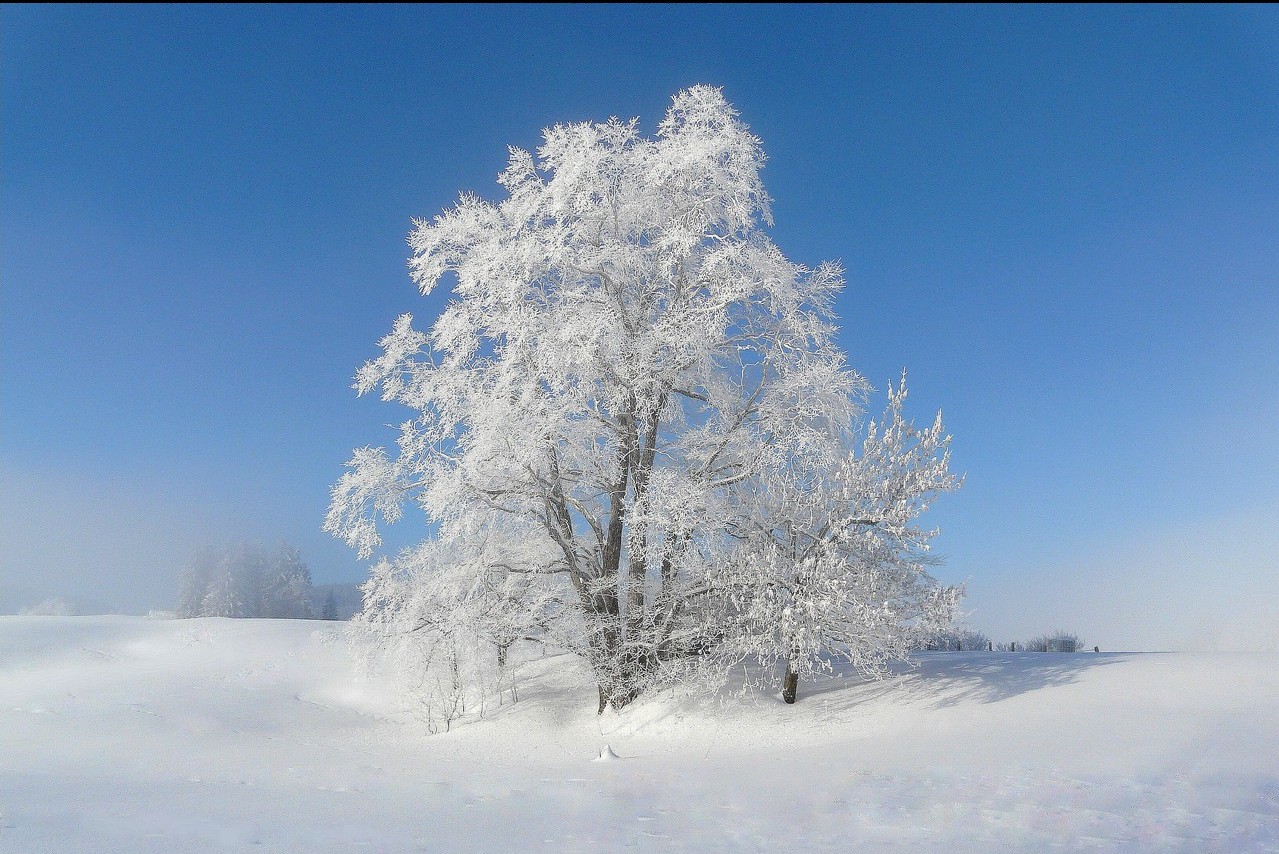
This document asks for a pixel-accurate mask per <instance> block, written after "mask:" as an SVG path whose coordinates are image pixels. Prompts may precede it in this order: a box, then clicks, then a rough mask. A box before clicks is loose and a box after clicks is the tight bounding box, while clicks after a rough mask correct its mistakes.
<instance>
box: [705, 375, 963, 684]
mask: <svg viewBox="0 0 1279 854" xmlns="http://www.w3.org/2000/svg"><path fill="white" fill-rule="evenodd" d="M905 399H906V384H905V377H904V376H903V378H902V384H901V385H900V386H899V387H898V388H897V389H896V390H894V389H892V388H890V389H889V392H888V400H889V405H888V409H887V411H886V412H885V413H884V416H883V418H882V419H881V420H879V421H872V422H871V423H870V425H869V426H868V428H867V431H866V436H865V438H864V440H863V443H862V447H861V451H860V453H856V452H853V451H847V452H844V453H843V454H842V456H840V457H839V458H838V459H835V460H828V459H826V455H825V454H821V455H817V456H816V457H815V458H806V457H802V456H801V457H798V458H793V459H791V460H788V461H787V465H786V466H785V467H784V468H783V469H781V470H778V471H773V472H769V473H768V475H767V476H766V477H763V478H761V479H760V480H759V482H758V486H757V491H756V492H755V494H754V499H755V502H754V507H753V513H752V514H751V515H750V517H748V518H749V526H747V525H745V524H741V523H739V525H741V527H739V529H738V532H739V536H740V537H741V539H742V540H743V542H744V544H745V545H746V547H745V548H743V549H742V550H741V552H740V553H739V555H738V558H737V560H736V561H733V562H732V563H730V564H729V565H728V566H727V567H726V572H725V573H724V575H723V576H721V578H720V579H719V580H720V582H721V583H720V586H721V588H722V589H724V590H727V591H730V592H731V596H730V603H731V605H733V606H735V607H730V608H729V609H727V611H728V613H729V614H731V615H732V616H733V621H734V622H735V623H737V624H738V625H735V626H734V627H733V628H732V629H731V630H730V631H729V633H728V634H729V639H728V640H727V642H726V643H725V644H724V645H723V651H724V652H727V653H732V652H736V653H738V654H745V655H749V656H751V657H754V658H757V659H759V660H762V661H764V662H774V661H780V662H784V663H785V665H786V672H785V676H784V679H783V687H782V696H783V699H784V700H785V701H786V702H788V703H793V702H795V697H796V691H797V687H798V681H799V680H800V679H801V678H802V679H811V678H813V677H814V676H818V675H821V674H828V673H830V672H831V670H832V661H831V659H832V658H833V657H835V658H843V659H845V660H846V661H848V662H849V663H851V664H852V665H854V666H855V667H856V668H857V669H858V670H859V671H861V672H862V673H866V674H871V675H883V674H886V673H887V669H886V666H887V662H888V661H889V660H891V659H900V658H904V657H905V656H906V655H907V653H909V652H910V651H911V650H912V649H916V648H918V647H919V645H920V644H921V642H923V641H924V640H925V639H927V638H929V637H932V636H933V635H935V634H936V633H937V631H938V630H939V629H940V628H943V627H946V626H948V625H949V624H950V622H951V620H952V619H953V616H954V610H955V605H956V602H957V600H958V598H959V590H957V589H955V588H943V587H940V586H939V585H938V584H937V583H936V582H935V581H934V580H933V578H932V577H931V576H930V575H929V574H928V573H927V572H926V565H927V564H928V563H929V562H930V561H929V560H928V557H929V556H928V544H929V540H930V539H932V537H933V536H934V535H935V533H936V532H935V531H931V530H926V529H923V528H920V527H918V526H917V525H916V524H915V520H916V519H917V518H918V517H919V516H920V515H921V514H922V513H923V512H924V511H925V510H926V509H927V508H928V505H929V504H930V503H931V502H932V500H933V499H934V498H935V497H936V496H937V495H938V494H940V493H942V492H946V491H948V490H951V489H954V488H955V487H956V485H957V481H956V478H955V476H954V475H952V474H951V473H950V470H949V453H948V452H947V450H946V447H947V445H948V444H949V441H950V438H949V437H948V436H947V435H946V434H945V433H944V432H943V431H942V423H941V416H940V415H938V417H937V419H936V420H935V421H934V422H933V424H932V425H931V426H930V427H929V428H928V429H926V430H918V429H916V428H915V427H914V425H912V424H911V423H909V422H908V421H906V419H905V417H904V415H903V410H902V407H903V403H904V402H905ZM832 450H836V447H833V448H832ZM761 569H763V570H764V571H761Z"/></svg>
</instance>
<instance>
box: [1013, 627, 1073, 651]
mask: <svg viewBox="0 0 1279 854" xmlns="http://www.w3.org/2000/svg"><path fill="white" fill-rule="evenodd" d="M1022 646H1023V649H1024V650H1025V651H1026V652H1079V651H1080V650H1081V649H1083V648H1084V642H1083V641H1082V640H1081V639H1080V637H1079V636H1078V635H1076V634H1072V633H1070V632H1066V631H1061V630H1058V631H1056V632H1053V633H1052V634H1049V635H1039V636H1038V637H1033V638H1031V639H1030V640H1028V641H1026V642H1025V643H1024V644H1023V645H1022Z"/></svg>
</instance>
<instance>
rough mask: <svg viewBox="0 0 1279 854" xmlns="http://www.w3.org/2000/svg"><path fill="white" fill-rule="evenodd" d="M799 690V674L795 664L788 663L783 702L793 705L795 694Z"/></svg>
mask: <svg viewBox="0 0 1279 854" xmlns="http://www.w3.org/2000/svg"><path fill="white" fill-rule="evenodd" d="M798 690H799V673H797V672H796V670H795V664H794V663H793V662H790V661H788V662H786V679H785V680H784V681H783V682H782V702H784V703H786V704H788V705H793V704H794V702H795V693H796V692H797V691H798Z"/></svg>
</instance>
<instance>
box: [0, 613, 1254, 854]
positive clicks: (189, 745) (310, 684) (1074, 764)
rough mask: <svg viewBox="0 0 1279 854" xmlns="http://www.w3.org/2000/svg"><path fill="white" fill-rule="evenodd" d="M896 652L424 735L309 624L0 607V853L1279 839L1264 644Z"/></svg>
mask: <svg viewBox="0 0 1279 854" xmlns="http://www.w3.org/2000/svg"><path fill="white" fill-rule="evenodd" d="M920 662H921V665H920V667H919V668H918V669H917V670H914V671H911V672H909V673H907V674H905V675H903V676H900V677H898V678H896V679H893V680H889V681H887V682H879V683H873V682H872V683H866V682H862V681H860V680H857V679H855V678H852V677H847V678H842V679H834V680H831V681H828V682H825V683H821V684H816V685H801V693H800V702H799V703H798V704H797V705H795V706H785V705H783V704H782V703H781V702H780V701H779V700H778V699H777V698H775V697H767V696H756V697H753V698H748V699H747V700H745V701H741V702H737V703H734V704H732V705H728V706H726V707H724V708H723V709H720V708H718V707H716V706H713V705H712V706H708V705H707V704H705V703H700V704H699V703H697V702H693V701H691V700H687V699H674V698H669V697H667V698H659V699H653V700H649V701H648V702H642V703H640V704H638V705H637V706H636V707H633V708H632V709H629V710H627V711H625V712H624V713H622V714H620V715H619V714H613V713H609V714H606V715H605V716H604V717H602V718H600V717H597V716H596V715H595V714H594V705H595V698H594V696H593V693H592V692H591V691H590V689H589V688H582V687H576V688H573V687H565V686H566V685H569V684H570V683H572V682H573V681H574V678H575V677H574V673H575V671H576V668H577V667H578V665H577V664H576V663H575V662H574V661H573V660H571V659H568V658H567V657H556V658H547V659H545V660H542V661H538V662H534V664H533V669H534V671H535V672H534V673H533V675H532V676H531V677H530V678H529V679H527V680H526V682H525V683H524V685H523V686H522V688H521V692H520V702H519V703H517V704H514V705H510V704H508V705H506V706H503V707H502V708H500V709H497V710H490V713H489V714H488V715H487V716H486V718H485V719H483V720H478V721H475V722H468V723H464V724H463V725H461V726H458V727H455V728H454V729H453V731H452V732H449V733H445V734H442V735H436V736H427V735H426V733H425V726H424V725H423V724H422V723H421V722H419V721H417V720H415V718H414V716H413V714H412V710H411V709H407V708H405V707H404V704H403V702H402V701H400V700H397V699H396V695H395V694H393V693H392V692H390V691H389V690H388V689H387V687H386V686H385V685H383V684H382V683H380V682H379V681H377V680H370V679H367V678H363V677H360V676H358V675H357V674H356V673H355V670H354V668H353V665H352V663H351V660H350V657H349V654H348V651H347V648H346V645H345V642H344V640H343V639H342V635H341V629H340V627H336V626H334V625H333V624H332V623H322V622H312V621H290V620H225V619H198V620H156V619H146V618H133V617H4V618H0V851H3V852H23V854H38V852H98V851H102V852H107V851H110V852H119V851H129V852H158V851H165V852H178V851H183V852H186V851H202V852H203V851H273V852H274V851H280V852H308V854H312V852H339V851H342V852H344V851H379V852H381V851H385V852H399V851H432V852H470V851H476V852H478V851H556V852H558V851H595V850H605V849H608V850H616V849H619V848H627V849H631V850H638V851H769V852H775V851H779V850H793V851H804V850H838V851H845V850H860V851H911V852H917V851H944V852H948V854H955V852H967V851H973V852H987V851H997V850H998V851H1008V850H1014V851H1034V852H1040V851H1049V850H1067V851H1187V852H1190V851H1193V852H1208V851H1222V852H1267V851H1279V657H1276V656H1274V655H1273V654H1269V655H1264V654H1256V655H1253V654H1234V655H1230V654H1203V655H1195V654H1182V653H1177V654H1128V653H1115V654H1106V653H1102V654H1100V655H1097V654H1075V655H1066V654H1004V653H934V654H928V655H923V656H921V658H920ZM538 669H540V670H541V672H540V673H538V672H536V671H537V670H538ZM576 677H580V673H577V674H576ZM605 745H609V746H611V749H612V751H614V752H615V753H616V754H617V756H618V757H620V758H619V759H618V760H616V761H608V762H596V761H592V760H593V759H595V758H596V757H598V756H599V755H600V752H601V751H602V750H603V749H604V748H605Z"/></svg>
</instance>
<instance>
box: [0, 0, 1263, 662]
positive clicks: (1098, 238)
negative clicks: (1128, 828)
mask: <svg viewBox="0 0 1279 854" xmlns="http://www.w3.org/2000/svg"><path fill="white" fill-rule="evenodd" d="M0 24H2V26H0V38H2V45H0V47H2V50H0V77H2V79H0V85H2V91H0V169H2V173H0V225H2V229H3V232H2V236H3V240H2V244H0V585H8V586H9V587H10V588H11V589H12V588H14V587H15V586H22V587H25V588H28V592H30V591H36V592H41V593H44V592H48V593H56V594H63V595H66V594H72V595H75V594H77V593H79V595H88V596H89V597H90V598H94V599H97V600H98V601H100V602H103V603H105V604H107V605H111V606H115V607H125V608H130V609H139V608H141V609H145V608H146V607H148V606H163V605H166V604H168V600H169V599H170V598H171V595H172V589H173V580H172V579H173V577H174V574H175V573H176V571H177V570H178V569H179V568H180V566H181V565H182V564H183V563H184V562H185V560H186V559H187V557H188V555H189V553H190V551H191V549H192V548H193V547H194V546H195V545H196V544H197V543H199V542H208V541H216V540H220V539H234V538H239V537H243V536H246V535H247V536H256V537H261V538H265V539H268V540H275V539H279V538H284V539H287V540H289V541H292V542H294V543H296V544H298V545H299V546H300V547H301V548H302V549H303V552H304V555H305V557H306V558H307V559H308V560H309V562H310V564H311V566H312V569H313V572H314V574H315V576H316V578H317V580H318V581H329V580H346V579H355V578H358V577H359V575H360V573H361V568H360V566H359V564H358V563H357V562H356V561H355V560H354V557H353V556H352V555H350V554H349V553H347V551H346V550H345V547H343V546H341V545H340V544H339V543H337V542H335V541H331V540H329V539H328V538H327V537H326V535H324V534H323V533H322V532H321V531H320V525H321V522H322V517H323V513H324V510H325V507H326V505H327V500H328V489H329V486H330V484H331V483H332V482H333V481H334V480H335V479H336V478H337V477H338V476H339V475H340V474H341V471H342V463H343V462H344V461H345V460H346V459H347V457H348V456H349V452H350V449H351V448H352V447H354V446H357V445H362V444H383V443H388V442H391V441H393V433H392V432H391V431H389V430H387V429H386V427H385V425H386V424H387V423H389V422H395V421H397V420H399V419H400V418H401V417H402V414H401V413H400V412H397V411H395V410H394V409H392V408H391V407H389V406H388V405H386V404H383V403H380V402H379V401H377V400H376V399H372V398H370V399H357V398H356V397H355V396H354V393H353V392H352V391H351V390H350V388H349V386H350V383H351V377H352V374H353V373H354V371H355V369H356V367H358V365H359V364H360V363H361V362H362V361H363V360H364V359H366V358H368V357H370V356H372V355H374V354H375V353H376V345H375V342H376V340H377V339H378V338H379V337H380V336H381V335H383V334H384V333H385V332H386V331H387V330H388V329H389V328H390V325H391V321H392V320H393V318H394V317H395V316H396V315H397V314H399V313H400V312H403V311H406V310H411V311H413V312H414V313H415V314H417V315H419V316H430V315H431V314H432V313H433V312H434V311H435V310H437V309H438V307H439V305H438V302H432V301H431V300H423V299H422V298H421V297H419V296H418V295H417V294H416V291H415V290H414V288H413V286H412V284H411V283H410V281H409V279H408V276H407V274H406V272H405V257H406V254H407V248H406V246H405V243H404V237H405V235H406V233H407V231H408V228H409V219H410V217H413V216H430V215H433V214H435V213H437V212H439V211H440V210H441V209H443V208H445V207H447V206H448V205H450V204H451V203H452V202H453V201H454V199H455V198H456V195H457V193H458V191H459V190H463V189H470V190H476V191H478V192H480V193H481V194H483V195H485V196H487V197H489V198H497V197H499V196H500V193H499V190H500V188H499V187H498V186H497V185H496V183H495V181H494V179H495V177H496V175H497V173H498V172H499V171H500V169H501V168H502V167H503V165H504V163H505V157H506V145H508V144H515V145H521V146H524V147H533V146H535V145H536V144H537V141H538V138H539V133H540V130H541V128H542V127H544V126H546V125H549V124H552V123H554V122H558V121H573V120H585V119H603V118H607V117H608V116H610V115H617V116H622V117H631V116H638V117H640V119H641V123H642V125H643V126H644V127H645V128H647V129H649V130H650V131H651V130H652V129H653V127H654V126H655V124H656V122H657V121H658V120H659V119H660V117H661V115H662V113H663V111H664V110H665V107H666V105H667V103H668V101H669V98H670V96H671V95H672V94H674V93H675V92H676V91H677V90H679V89H681V88H684V87H686V86H689V85H692V84H694V83H710V84H714V85H718V86H722V87H724V89H725V93H726V95H727V97H728V98H729V100H730V101H731V102H732V103H733V104H734V105H735V106H736V107H737V108H738V109H739V110H740V112H741V113H742V116H743V118H744V120H745V121H746V122H747V123H748V124H750V125H751V127H752V128H753V129H754V131H755V132H756V133H757V134H758V135H759V136H760V137H761V138H762V139H763V141H764V145H765V149H766V150H767V152H768V154H769V156H770V162H769V165H768V167H767V169H766V171H765V181H766V184H767V187H768V189H769V191H770V193H771V194H772V195H773V197H774V199H775V209H774V212H775V215H776V220H777V226H776V228H775V229H774V230H773V237H774V239H775V240H776V242H777V243H778V244H779V245H780V246H781V247H782V248H783V250H784V251H785V252H786V253H787V254H788V255H789V256H790V257H791V258H793V259H795V260H797V261H801V262H805V263H816V262H818V261H820V260H823V259H828V258H838V259H842V260H843V262H844V264H845V265H846V267H847V270H848V281H849V285H848V289H847V292H846V293H845V295H844V298H843V300H842V302H841V305H840V310H841V313H842V316H843V319H844V334H843V342H844V345H845V347H846V349H847V350H848V352H849V354H850V361H851V363H852V364H853V365H854V366H855V367H856V368H858V369H859V370H860V371H861V372H862V373H864V374H865V375H866V376H868V377H869V378H870V379H871V380H872V382H874V383H875V384H876V386H877V387H878V388H880V389H881V390H882V389H883V387H884V385H885V384H886V382H887V381H888V380H890V379H892V378H893V377H895V376H896V374H897V372H898V371H900V369H901V368H902V367H903V366H905V367H908V368H909V370H910V376H911V387H912V403H913V406H914V411H915V412H916V414H917V415H918V416H920V417H928V416H929V414H930V413H931V411H932V410H934V409H936V408H938V407H940V408H942V409H943V410H944V413H945V417H946V419H947V424H948V427H949V428H950V430H951V432H952V433H953V434H954V436H955V445H954V460H955V462H956V464H957V467H958V468H959V469H961V470H962V471H965V472H966V473H967V483H966V485H965V487H964V489H963V490H962V491H960V492H959V493H957V494H955V495H952V496H948V497H946V499H944V500H943V502H942V504H941V505H939V507H938V508H937V511H936V513H935V515H934V521H935V522H936V523H937V524H938V525H940V526H941V527H942V529H943V534H942V537H941V538H940V542H939V546H940V549H941V551H942V552H943V553H944V554H945V555H946V556H947V558H948V562H947V565H946V567H945V568H944V569H942V570H940V574H941V575H942V576H943V577H944V578H946V579H947V580H964V579H967V580H968V585H969V591H970V598H969V608H970V610H971V611H972V612H973V616H972V623H973V624H974V625H976V626H978V627H981V628H984V629H986V630H987V631H988V632H990V633H992V634H994V635H996V636H997V637H1000V638H1006V637H1008V638H1010V637H1025V636H1026V635H1028V634H1031V633H1037V632H1040V631H1044V630H1049V629H1053V628H1057V627H1063V628H1067V629H1073V630H1076V631H1078V632H1080V633H1081V634H1083V635H1085V636H1086V637H1087V638H1088V639H1089V642H1090V643H1093V642H1096V643H1099V644H1101V645H1102V646H1103V647H1110V648H1116V647H1124V646H1127V647H1140V648H1159V647H1169V646H1194V645H1200V646H1204V645H1209V646H1210V645H1213V644H1222V645H1226V646H1230V645H1238V644H1239V643H1240V641H1239V640H1238V638H1240V637H1253V638H1255V637H1263V638H1270V640H1269V641H1266V642H1267V643H1275V642H1279V562H1277V561H1279V558H1277V557H1276V555H1277V554H1279V535H1277V534H1276V529H1279V426H1277V425H1279V12H1276V10H1275V8H1274V7H1269V8H1247V7H1238V8H1226V9H1220V8H1180V7H1177V8H1153V9H1152V8H1144V7H1143V8H1106V9H1100V10H1098V9H1091V8H1062V7H1053V8H1047V9H1041V8H997V9H988V8H958V9H956V8H916V7H910V8H871V9H863V8H838V7H781V8H773V7H767V8H756V7H707V8H691V9H690V8H684V7H679V8H674V7H671V8H662V7H650V6H642V7H630V8H627V7H622V8H614V7H608V8H593V7H585V8H583V7H577V6H573V7H551V8H542V7H536V8H518V7H517V8H508V7H505V6H494V7H465V8H454V7H433V8H417V7H373V8H364V7H351V8H342V7H322V8H307V7H302V8H295V7H248V8H229V7H227V8H218V7H214V8H209V7H198V8H187V7H159V8H153V7H128V8H107V7H55V8H43V7H13V6H5V7H4V8H3V10H2V11H0Z"/></svg>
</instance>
